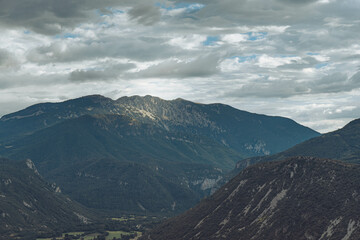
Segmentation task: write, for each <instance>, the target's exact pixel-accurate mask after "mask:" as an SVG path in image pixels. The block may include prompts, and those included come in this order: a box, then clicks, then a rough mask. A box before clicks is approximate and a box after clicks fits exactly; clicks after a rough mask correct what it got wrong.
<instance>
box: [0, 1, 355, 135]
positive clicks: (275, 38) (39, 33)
mask: <svg viewBox="0 0 360 240" xmlns="http://www.w3.org/2000/svg"><path fill="white" fill-rule="evenodd" d="M359 11H360V2H359V1H356V0H342V1H340V0H306V1H304V0H303V1H298V0H268V1H262V0H252V1H245V0H222V1H215V0H206V1H205V0H199V1H186V0H185V1H178V0H172V1H152V0H148V1H146V3H145V2H144V1H140V0H123V1H115V0H103V1H97V0H63V1H57V0H28V1H25V2H24V1H20V0H11V1H10V0H5V1H1V2H0V30H1V32H2V34H1V36H0V41H1V42H2V46H1V48H0V70H1V71H0V106H1V108H0V109H1V110H0V115H3V114H6V113H9V112H12V111H15V110H18V109H19V108H22V107H25V106H27V105H29V104H33V103H37V102H43V101H59V100H63V99H68V98H73V97H78V96H81V95H86V94H93V93H100V94H104V95H106V96H109V97H114V98H117V97H120V96H122V95H133V94H139V95H145V94H153V95H157V96H160V97H163V98H166V99H173V98H177V97H182V98H187V99H190V100H193V101H198V102H204V103H210V102H223V103H227V104H230V105H233V106H235V107H237V108H240V109H244V110H248V111H251V112H258V113H265V114H270V115H283V116H287V117H291V118H293V119H295V120H297V121H299V122H300V123H303V124H306V125H308V126H310V127H313V128H315V129H316V130H319V131H322V132H326V131H329V130H334V129H336V128H339V127H342V126H343V125H344V124H345V123H347V122H348V121H350V120H351V119H354V118H359V117H360V106H359V105H360V104H359V102H360V101H359V92H360V44H359V41H358V39H360V18H359V14H358V13H359Z"/></svg>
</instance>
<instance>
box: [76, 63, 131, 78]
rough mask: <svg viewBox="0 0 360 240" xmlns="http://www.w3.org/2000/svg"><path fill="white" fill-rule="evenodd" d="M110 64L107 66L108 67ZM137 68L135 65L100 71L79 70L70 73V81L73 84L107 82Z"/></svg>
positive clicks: (115, 66) (118, 66)
mask: <svg viewBox="0 0 360 240" xmlns="http://www.w3.org/2000/svg"><path fill="white" fill-rule="evenodd" d="M107 65H109V64H105V66H107ZM134 67H136V66H135V64H131V63H128V64H115V65H113V66H110V67H109V66H107V67H105V68H103V69H101V70H98V69H78V70H75V71H73V72H71V73H70V76H69V79H70V80H71V81H73V82H85V81H97V82H100V81H107V80H114V79H116V78H118V77H119V76H121V74H123V73H124V72H125V71H127V70H129V69H132V68H134Z"/></svg>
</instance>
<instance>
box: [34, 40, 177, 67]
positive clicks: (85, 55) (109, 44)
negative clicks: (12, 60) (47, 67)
mask: <svg viewBox="0 0 360 240" xmlns="http://www.w3.org/2000/svg"><path fill="white" fill-rule="evenodd" d="M164 41H165V40H163V39H156V38H145V37H134V38H133V39H131V38H125V37H124V38H121V39H119V37H115V36H114V37H104V38H102V39H101V40H99V41H89V42H86V41H85V42H74V43H71V44H65V43H64V42H61V41H59V42H55V43H52V44H51V45H49V46H41V47H38V48H35V49H33V50H31V51H30V52H29V53H28V55H27V58H28V60H29V61H31V62H36V63H39V64H48V63H51V62H72V61H82V60H89V59H97V58H103V57H123V58H129V59H133V60H140V61H151V60H157V59H164V58H168V57H171V56H173V55H183V54H184V52H181V51H180V49H177V48H175V47H173V46H170V45H167V44H164Z"/></svg>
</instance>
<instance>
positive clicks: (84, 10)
mask: <svg viewBox="0 0 360 240" xmlns="http://www.w3.org/2000/svg"><path fill="white" fill-rule="evenodd" d="M139 2H141V1H136V0H133V1H128V0H124V1H117V0H101V1H98V0H61V1H59V0H28V1H22V0H3V1H1V3H0V4H1V8H0V18H1V20H0V25H2V26H5V27H25V28H28V29H31V30H32V31H35V32H38V33H41V34H46V35H53V34H57V33H61V32H62V30H63V29H64V28H66V27H74V26H76V25H78V24H79V23H82V22H85V21H88V20H89V19H91V18H93V17H94V11H95V10H97V9H105V8H106V7H117V6H119V7H122V6H126V7H129V6H132V5H134V4H138V3H139ZM148 2H153V1H152V0H150V1H148ZM145 18H146V17H145Z"/></svg>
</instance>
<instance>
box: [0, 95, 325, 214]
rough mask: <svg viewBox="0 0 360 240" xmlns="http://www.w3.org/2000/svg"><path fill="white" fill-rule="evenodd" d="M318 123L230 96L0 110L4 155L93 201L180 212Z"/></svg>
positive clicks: (96, 99) (85, 100) (82, 101)
mask: <svg viewBox="0 0 360 240" xmlns="http://www.w3.org/2000/svg"><path fill="white" fill-rule="evenodd" d="M315 136H319V133H317V132H315V131H313V130H311V129H309V128H307V127H304V126H301V125H299V124H297V123H296V122H294V121H293V120H290V119H287V118H282V117H270V116H265V115H259V114H253V113H249V112H245V111H241V110H238V109H235V108H232V107H230V106H227V105H223V104H198V103H193V102H190V101H186V100H183V99H176V100H172V101H166V100H163V99H160V98H157V97H151V96H145V97H139V96H133V97H122V98H119V99H117V100H112V99H109V98H106V97H103V96H100V95H92V96H86V97H82V98H78V99H73V100H68V101H65V102H60V103H42V104H37V105H33V106H30V107H28V108H26V109H24V110H21V111H18V112H15V113H12V114H8V115H6V116H3V117H2V118H1V119H0V155H2V156H5V157H9V158H11V159H15V160H22V159H32V161H33V162H34V163H35V165H36V166H37V168H38V170H39V172H40V174H41V175H43V176H44V178H45V179H46V180H47V181H49V182H56V183H57V184H58V185H59V186H61V188H62V190H63V192H64V193H66V194H67V195H69V196H70V197H71V198H72V199H74V200H76V201H78V202H80V203H82V204H84V205H85V206H87V207H91V208H96V209H102V210H105V211H110V212H112V213H115V212H117V211H118V212H127V213H156V214H167V213H171V214H173V213H179V212H182V211H184V210H186V209H188V208H190V207H192V206H194V204H195V203H196V202H198V201H199V200H200V199H201V198H202V197H204V196H206V195H208V194H209V193H211V192H213V187H214V186H215V185H216V183H217V182H218V181H219V180H220V179H221V178H222V177H223V176H224V174H225V173H226V172H228V171H230V170H231V169H233V167H234V166H235V163H236V162H238V161H239V160H241V159H244V158H247V157H251V156H257V155H264V154H265V155H266V154H271V153H276V152H279V151H281V150H284V149H287V148H288V147H291V146H293V145H295V144H296V143H299V142H302V141H304V140H307V139H309V138H312V137H315Z"/></svg>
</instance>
